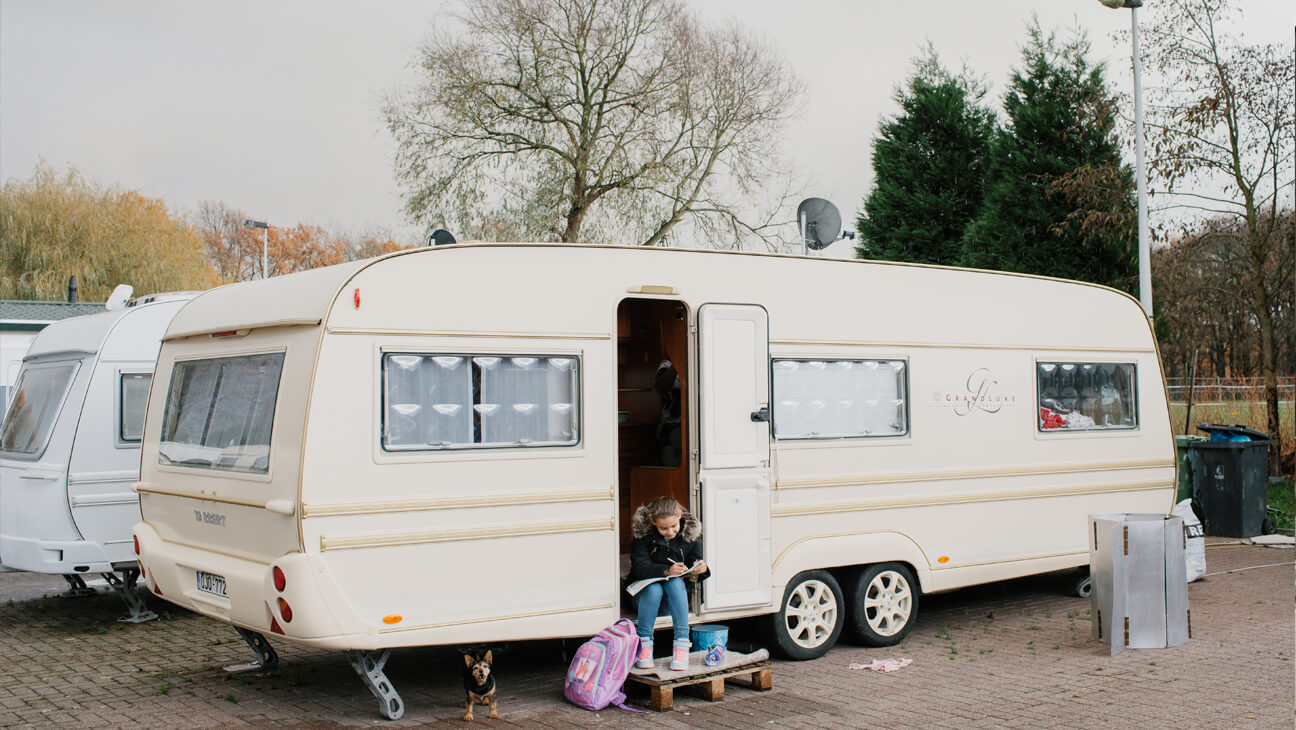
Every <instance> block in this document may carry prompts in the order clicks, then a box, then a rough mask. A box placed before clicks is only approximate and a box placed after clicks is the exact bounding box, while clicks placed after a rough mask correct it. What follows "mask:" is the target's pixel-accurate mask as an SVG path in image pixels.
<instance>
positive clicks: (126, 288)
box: [104, 284, 135, 312]
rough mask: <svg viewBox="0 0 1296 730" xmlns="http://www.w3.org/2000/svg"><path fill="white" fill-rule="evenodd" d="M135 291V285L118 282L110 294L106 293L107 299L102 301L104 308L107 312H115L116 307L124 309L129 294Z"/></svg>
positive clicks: (129, 296)
mask: <svg viewBox="0 0 1296 730" xmlns="http://www.w3.org/2000/svg"><path fill="white" fill-rule="evenodd" d="M134 293H135V287H133V286H131V285H130V284H118V285H117V286H116V287H115V288H114V289H113V290H112V294H109V295H108V301H106V302H104V309H106V310H108V311H109V312H115V311H117V310H118V309H125V308H126V302H127V301H129V300H130V298H131V295H132V294H134Z"/></svg>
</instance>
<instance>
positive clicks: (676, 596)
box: [638, 578, 689, 641]
mask: <svg viewBox="0 0 1296 730" xmlns="http://www.w3.org/2000/svg"><path fill="white" fill-rule="evenodd" d="M663 586H664V587H663ZM663 594H665V596H666V605H667V607H668V608H669V609H670V616H671V623H672V624H673V625H674V630H675V639H676V640H677V641H680V640H682V641H688V640H689V625H688V589H687V588H686V587H685V585H684V579H683V578H667V579H666V580H664V581H658V582H656V583H653V584H652V585H650V586H648V587H647V588H645V589H643V590H642V591H639V626H638V630H639V638H640V639H647V640H649V641H651V640H652V636H653V623H654V622H656V620H657V612H658V611H659V610H660V609H661V602H662V595H663Z"/></svg>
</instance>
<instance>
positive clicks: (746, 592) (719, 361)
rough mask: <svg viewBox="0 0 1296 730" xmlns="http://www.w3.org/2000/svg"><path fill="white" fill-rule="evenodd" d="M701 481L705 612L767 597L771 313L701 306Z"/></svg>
mask: <svg viewBox="0 0 1296 730" xmlns="http://www.w3.org/2000/svg"><path fill="white" fill-rule="evenodd" d="M698 385H699V388H698V394H699V415H700V424H699V427H700V433H699V445H700V453H699V479H700V482H701V489H702V495H701V496H702V516H701V518H702V525H703V532H702V535H703V541H702V545H703V551H704V553H703V554H704V555H705V558H706V561H707V565H708V566H709V567H710V568H711V570H712V572H713V575H712V577H711V578H709V579H707V581H706V584H705V586H706V587H705V590H704V591H703V600H702V606H703V609H705V610H716V609H724V608H734V607H738V606H759V605H768V604H769V602H770V512H769V510H770V496H769V493H770V397H769V317H768V315H767V314H766V312H765V310H764V308H762V307H759V306H755V305H747V304H705V305H703V306H702V307H700V308H699V309H698Z"/></svg>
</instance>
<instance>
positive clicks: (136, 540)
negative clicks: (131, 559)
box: [135, 535, 139, 555]
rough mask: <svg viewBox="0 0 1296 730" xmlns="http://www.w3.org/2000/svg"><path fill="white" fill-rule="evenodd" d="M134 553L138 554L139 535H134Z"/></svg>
mask: <svg viewBox="0 0 1296 730" xmlns="http://www.w3.org/2000/svg"><path fill="white" fill-rule="evenodd" d="M135 554H136V555H139V535H135Z"/></svg>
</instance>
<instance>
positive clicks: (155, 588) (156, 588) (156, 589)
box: [153, 583, 162, 596]
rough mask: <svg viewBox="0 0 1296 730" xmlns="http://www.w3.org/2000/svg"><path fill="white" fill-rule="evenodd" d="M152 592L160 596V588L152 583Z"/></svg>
mask: <svg viewBox="0 0 1296 730" xmlns="http://www.w3.org/2000/svg"><path fill="white" fill-rule="evenodd" d="M153 592H154V593H156V594H158V595H159V596H160V595H162V586H160V585H158V584H156V583H154V584H153Z"/></svg>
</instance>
